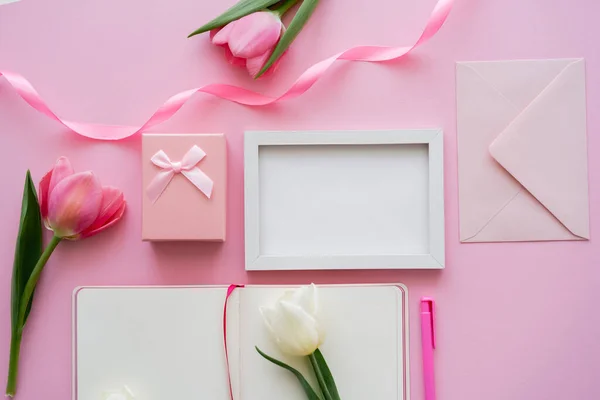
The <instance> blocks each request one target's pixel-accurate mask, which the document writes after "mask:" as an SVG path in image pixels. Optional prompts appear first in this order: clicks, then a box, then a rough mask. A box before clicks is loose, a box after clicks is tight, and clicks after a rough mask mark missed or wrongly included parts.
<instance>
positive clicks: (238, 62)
mask: <svg viewBox="0 0 600 400" xmlns="http://www.w3.org/2000/svg"><path fill="white" fill-rule="evenodd" d="M225 58H226V59H227V62H228V63H229V64H231V65H235V66H236V67H245V66H246V59H245V58H240V57H236V56H234V55H233V53H232V52H231V50H229V47H227V46H225Z"/></svg>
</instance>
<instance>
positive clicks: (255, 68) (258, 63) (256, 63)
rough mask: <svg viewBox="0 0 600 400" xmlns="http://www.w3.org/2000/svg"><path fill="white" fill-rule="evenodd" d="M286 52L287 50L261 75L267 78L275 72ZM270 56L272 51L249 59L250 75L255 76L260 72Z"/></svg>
mask: <svg viewBox="0 0 600 400" xmlns="http://www.w3.org/2000/svg"><path fill="white" fill-rule="evenodd" d="M286 53H287V50H286V51H285V52H284V53H283V54H282V55H281V57H279V58H278V59H277V61H275V62H274V63H273V65H271V67H270V68H269V69H268V70H267V71H266V72H265V73H264V74H262V75H261V78H265V77H268V76H270V75H272V74H273V72H275V70H276V69H277V67H279V64H280V63H281V60H282V59H283V57H284V56H285V54H286ZM270 56H271V52H268V53H265V54H262V55H260V56H258V57H254V58H249V59H247V60H246V69H247V70H248V73H249V74H250V76H252V77H255V76H256V75H257V74H258V72H259V71H260V70H261V69H262V67H263V65H265V63H266V62H267V60H268V59H269V57H270Z"/></svg>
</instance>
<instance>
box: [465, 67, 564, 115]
mask: <svg viewBox="0 0 600 400" xmlns="http://www.w3.org/2000/svg"><path fill="white" fill-rule="evenodd" d="M573 61H574V60H573V59H555V60H511V61H479V62H470V63H464V64H465V65H466V66H468V67H469V68H471V69H472V70H473V71H474V72H476V73H477V75H479V76H480V77H481V78H482V79H483V80H484V81H485V82H487V84H488V85H490V86H491V87H493V88H494V89H495V90H496V91H498V92H499V94H501V95H502V96H504V97H505V98H506V99H507V100H508V101H510V102H511V103H512V104H513V105H514V106H515V108H516V110H517V111H521V110H523V109H524V108H525V107H526V106H527V105H529V104H530V103H531V102H532V101H533V99H535V98H536V97H537V96H538V95H539V94H540V92H542V90H544V89H545V88H546V87H547V86H548V85H549V84H550V82H552V81H553V80H554V79H555V78H556V76H557V75H558V74H559V73H560V72H561V71H563V70H564V69H565V68H566V67H567V66H569V65H570V64H571V63H572V62H573Z"/></svg>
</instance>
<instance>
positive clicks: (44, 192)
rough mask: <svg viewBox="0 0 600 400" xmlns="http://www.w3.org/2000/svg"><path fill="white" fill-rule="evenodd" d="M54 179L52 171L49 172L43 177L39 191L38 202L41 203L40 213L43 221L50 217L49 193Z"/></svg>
mask: <svg viewBox="0 0 600 400" xmlns="http://www.w3.org/2000/svg"><path fill="white" fill-rule="evenodd" d="M51 178H52V171H48V172H47V173H46V175H44V176H43V177H42V180H41V181H40V187H39V189H38V200H39V203H40V212H41V214H42V219H46V217H47V216H48V192H49V190H50V179H51Z"/></svg>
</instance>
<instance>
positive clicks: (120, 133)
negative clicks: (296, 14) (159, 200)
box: [0, 0, 454, 140]
mask: <svg viewBox="0 0 600 400" xmlns="http://www.w3.org/2000/svg"><path fill="white" fill-rule="evenodd" d="M453 4H454V0H438V2H437V4H436V5H435V8H434V9H433V12H432V13H431V16H430V17H429V20H428V21H427V24H426V25H425V29H424V30H423V33H422V34H421V36H420V37H419V39H418V40H417V42H416V43H415V44H413V45H412V46H402V47H383V46H357V47H352V48H350V49H348V50H346V51H343V52H341V53H338V54H336V55H334V56H332V57H329V58H327V59H325V60H323V61H320V62H318V63H316V64H314V65H313V66H312V67H310V68H308V69H307V70H306V71H305V72H304V73H303V74H302V75H300V77H299V78H298V80H296V82H294V84H293V85H292V86H291V87H290V88H289V89H288V90H287V91H286V92H285V93H283V94H282V95H281V96H278V97H271V96H266V95H263V94H260V93H256V92H252V91H250V90H247V89H244V88H241V87H238V86H232V85H226V84H218V83H216V84H209V85H206V86H202V87H199V88H196V89H190V90H186V91H184V92H181V93H177V94H176V95H174V96H172V97H171V98H169V99H168V100H167V101H166V102H165V103H164V104H163V105H162V106H160V107H159V108H158V110H156V112H154V114H152V116H151V117H150V118H149V119H148V120H147V121H146V122H145V123H144V124H143V125H142V126H140V127H133V126H115V125H100V124H91V123H85V122H74V121H68V120H65V119H62V118H60V117H59V116H57V115H56V114H55V113H54V112H53V111H52V110H51V109H50V107H48V105H47V104H46V102H45V101H44V99H42V97H41V96H40V95H39V94H38V93H37V91H36V90H35V89H34V88H33V86H32V85H31V83H29V81H27V79H25V78H24V77H23V76H22V75H19V74H17V73H11V72H7V71H0V76H2V75H3V76H4V78H5V79H6V80H7V81H8V83H9V84H10V85H11V86H12V87H13V89H14V90H15V91H16V92H17V94H18V95H19V96H21V97H22V98H23V100H25V101H26V102H27V103H28V104H29V105H30V106H31V107H33V108H34V109H35V110H37V111H38V112H40V113H42V114H44V115H46V116H47V117H48V118H51V119H53V120H55V121H57V122H59V123H61V124H62V125H64V126H65V127H67V128H68V129H70V130H72V131H73V132H75V133H77V134H79V135H81V136H85V137H88V138H91V139H98V140H121V139H125V138H128V137H130V136H133V135H136V134H138V133H141V132H144V131H146V130H148V129H149V128H151V127H153V126H156V125H158V124H160V123H163V122H165V121H167V120H168V119H170V118H171V117H172V116H173V115H175V113H176V112H177V111H179V109H180V108H181V107H182V106H183V105H184V104H185V103H186V102H187V101H188V100H189V99H190V98H191V97H192V96H193V95H194V94H196V93H206V94H211V95H213V96H216V97H220V98H222V99H224V100H228V101H232V102H234V103H239V104H243V105H247V106H264V105H267V104H272V103H277V102H279V101H281V100H286V99H292V98H294V97H298V96H300V95H302V94H303V93H304V92H306V91H307V90H308V89H310V88H311V87H312V86H313V85H314V84H315V83H316V82H317V81H318V80H319V79H321V77H322V76H323V75H324V74H325V73H326V72H327V71H328V70H329V68H330V67H331V66H332V65H333V64H334V63H335V62H336V61H337V60H345V61H368V62H382V61H391V60H395V59H398V58H401V57H404V56H405V55H407V54H408V53H410V52H411V51H412V50H413V49H415V48H417V47H418V46H420V45H422V44H424V43H425V42H427V41H428V40H429V39H431V38H432V37H433V36H434V35H435V34H436V33H437V32H438V31H439V30H440V28H441V27H442V25H443V24H444V22H445V21H446V19H447V18H448V14H449V13H450V10H451V8H452V5H453Z"/></svg>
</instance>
